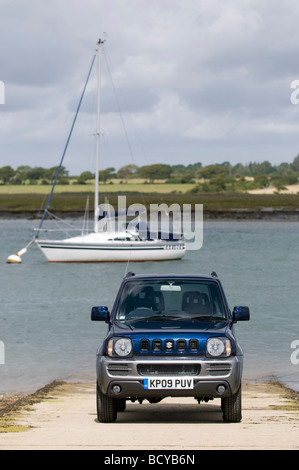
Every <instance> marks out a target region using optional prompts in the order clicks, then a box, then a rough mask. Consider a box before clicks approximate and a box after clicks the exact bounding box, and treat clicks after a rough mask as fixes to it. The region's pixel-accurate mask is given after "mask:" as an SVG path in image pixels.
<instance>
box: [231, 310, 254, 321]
mask: <svg viewBox="0 0 299 470" xmlns="http://www.w3.org/2000/svg"><path fill="white" fill-rule="evenodd" d="M249 319H250V312H249V308H248V307H234V310H233V321H234V322H237V321H247V320H249Z"/></svg>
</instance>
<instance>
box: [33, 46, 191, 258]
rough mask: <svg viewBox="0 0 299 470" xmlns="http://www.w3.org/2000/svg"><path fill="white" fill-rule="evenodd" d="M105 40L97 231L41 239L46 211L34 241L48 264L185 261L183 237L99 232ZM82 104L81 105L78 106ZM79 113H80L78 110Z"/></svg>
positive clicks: (98, 119) (97, 156)
mask: <svg viewBox="0 0 299 470" xmlns="http://www.w3.org/2000/svg"><path fill="white" fill-rule="evenodd" d="M102 45H103V41H101V40H99V42H98V45H97V51H96V55H97V57H98V102H97V129H96V165H95V202H94V231H93V232H91V233H88V234H81V235H79V236H75V237H69V238H65V239H61V240H60V239H59V240H48V239H40V238H39V233H40V231H41V226H42V223H43V220H44V218H45V215H46V214H47V210H48V207H49V202H50V198H51V195H52V193H53V190H54V186H55V182H56V179H57V176H58V175H56V179H55V182H54V185H53V188H52V192H51V195H50V198H49V200H48V204H47V207H46V209H45V212H44V216H43V218H42V221H41V224H40V227H39V229H38V231H37V236H36V237H35V242H36V244H37V245H38V247H39V248H40V250H41V251H42V253H43V254H44V256H45V257H46V259H47V260H48V261H49V262H52V263H59V262H61V263H68V262H69V263H71V262H73V263H77V262H86V263H88V262H90V263H91V262H121V261H123V262H127V261H168V260H177V259H181V258H183V256H184V254H185V251H186V246H185V243H184V240H183V238H182V237H179V238H176V239H174V238H173V237H171V238H170V239H162V238H159V237H157V238H147V237H145V236H141V235H140V233H138V231H136V230H133V231H132V230H128V228H126V226H125V227H120V228H119V229H117V231H110V230H108V231H107V230H106V231H103V230H100V225H103V224H100V223H99V216H100V210H99V140H100V89H101V87H100V76H101V73H100V72H101V51H102ZM81 99H82V98H81ZM79 105H80V103H79ZM77 111H78V110H77ZM60 166H61V165H60Z"/></svg>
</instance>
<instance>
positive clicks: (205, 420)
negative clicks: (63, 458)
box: [0, 383, 299, 455]
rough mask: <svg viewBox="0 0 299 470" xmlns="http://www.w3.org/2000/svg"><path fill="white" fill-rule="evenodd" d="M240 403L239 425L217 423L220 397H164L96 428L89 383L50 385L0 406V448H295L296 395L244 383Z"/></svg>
mask: <svg viewBox="0 0 299 470" xmlns="http://www.w3.org/2000/svg"><path fill="white" fill-rule="evenodd" d="M2 401H3V399H2ZM242 403H243V418H242V422H241V423H233V424H232V423H230V424H228V423H224V422H223V420H222V413H221V409H220V400H214V401H212V402H209V403H204V404H201V405H198V404H197V402H196V401H195V400H194V399H192V398H191V399H190V398H167V399H165V400H163V401H162V402H160V403H158V404H155V405H151V404H149V403H148V402H144V403H143V404H142V405H140V404H139V403H131V402H128V404H127V409H126V411H124V412H121V413H118V419H117V421H116V422H115V423H111V424H110V423H109V424H103V423H99V422H98V421H97V415H96V405H95V385H94V384H85V383H77V384H72V383H58V384H55V385H54V386H53V387H49V388H48V389H47V388H46V389H45V390H43V391H42V393H37V394H36V395H31V396H29V397H28V396H27V397H24V398H22V399H21V400H19V401H18V403H17V404H16V405H14V406H8V407H6V411H5V410H4V412H3V409H2V412H1V415H2V417H1V426H2V427H1V433H0V449H1V450H102V451H105V453H107V455H110V454H111V452H110V451H112V450H114V451H117V452H121V451H127V452H128V451H132V453H133V452H134V451H139V450H155V451H157V450H158V451H162V450H168V451H172V452H174V451H188V453H190V452H192V451H194V452H196V451H199V450H216V449H219V450H257V449H259V450H274V449H277V450H279V449H281V450H282V449H283V450H286V449H288V450H290V449H299V401H298V394H297V393H295V392H293V393H292V392H291V391H290V390H289V389H285V388H284V387H282V386H280V385H279V384H260V383H257V384H255V383H252V384H244V385H243V396H242ZM5 423H7V424H5ZM11 425H12V427H11ZM3 426H4V427H3ZM5 426H7V428H5ZM14 427H15V428H14ZM13 431H15V432H13ZM109 453H110V454H109Z"/></svg>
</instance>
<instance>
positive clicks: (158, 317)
mask: <svg viewBox="0 0 299 470" xmlns="http://www.w3.org/2000/svg"><path fill="white" fill-rule="evenodd" d="M178 318H182V317H180V316H179V315H162V314H161V315H150V316H149V317H136V318H126V319H124V321H125V322H135V321H155V320H158V321H167V320H175V319H178Z"/></svg>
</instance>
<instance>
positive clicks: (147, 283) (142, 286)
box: [115, 279, 226, 322]
mask: <svg viewBox="0 0 299 470" xmlns="http://www.w3.org/2000/svg"><path fill="white" fill-rule="evenodd" d="M115 318H116V320H118V321H123V322H133V321H137V320H146V321H161V320H162V321H170V320H177V319H179V320H192V321H199V320H203V321H217V320H224V319H226V313H225V307H224V303H223V299H222V295H221V292H220V289H219V286H218V284H217V282H216V281H213V280H177V279H175V280H172V279H168V280H163V279H162V280H136V281H131V282H128V283H126V284H125V286H124V289H123V291H122V293H121V297H120V300H119V302H118V307H117V311H116V316H115Z"/></svg>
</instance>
